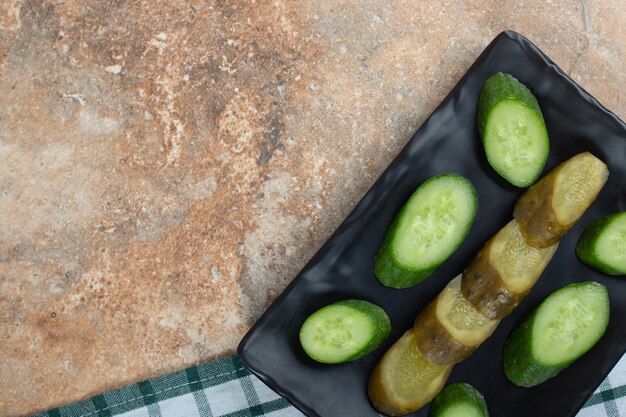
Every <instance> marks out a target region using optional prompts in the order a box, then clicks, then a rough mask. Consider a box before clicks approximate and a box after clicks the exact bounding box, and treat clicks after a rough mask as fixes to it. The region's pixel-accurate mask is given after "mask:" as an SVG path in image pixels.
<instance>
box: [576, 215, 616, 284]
mask: <svg viewBox="0 0 626 417" xmlns="http://www.w3.org/2000/svg"><path fill="white" fill-rule="evenodd" d="M576 255H578V258H579V259H580V260H581V261H582V262H583V263H585V264H587V265H588V266H590V267H592V268H594V269H597V270H598V271H600V272H604V273H605V274H609V275H626V211H624V212H621V213H615V214H612V215H609V216H606V217H602V218H600V219H597V220H594V221H593V222H591V223H590V224H589V226H587V228H586V229H585V231H584V232H583V234H582V236H581V237H580V239H579V240H578V244H577V245H576Z"/></svg>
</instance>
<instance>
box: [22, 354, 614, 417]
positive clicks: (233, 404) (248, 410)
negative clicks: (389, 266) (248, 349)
mask: <svg viewBox="0 0 626 417" xmlns="http://www.w3.org/2000/svg"><path fill="white" fill-rule="evenodd" d="M112 416H120V417H121V416H123V417H256V416H267V417H301V416H303V414H302V413H301V412H299V411H298V410H297V409H295V408H294V407H293V406H291V405H290V404H289V403H288V402H287V400H285V399H284V398H282V397H280V396H278V395H277V394H276V393H275V392H274V391H272V390H271V389H269V388H268V387H267V386H266V385H265V384H263V383H262V382H261V381H260V380H259V379H258V378H256V377H255V376H254V375H251V374H250V372H249V371H248V370H247V368H246V367H245V366H244V365H243V364H242V363H241V361H240V359H239V357H238V356H231V357H228V358H224V359H221V360H218V361H216V362H211V363H208V364H205V365H200V366H194V367H192V368H189V369H185V370H183V371H179V372H175V373H173V374H169V375H165V376H161V377H158V378H154V379H150V380H148V381H143V382H139V383H137V384H134V385H129V386H127V387H125V388H121V389H118V390H116V391H111V392H107V393H105V394H102V395H98V396H95V397H93V398H91V399H89V400H85V401H81V402H78V403H75V404H71V405H68V406H65V407H61V408H57V409H54V410H50V411H48V412H46V413H40V414H36V415H35V416H33V417H112ZM605 416H606V417H619V416H626V355H625V356H624V357H623V358H622V359H621V360H620V362H619V363H618V364H617V365H616V366H615V368H614V369H613V371H611V373H610V374H609V376H608V377H607V378H606V379H605V380H604V382H602V384H601V385H600V387H599V388H598V390H597V391H596V392H595V393H594V394H593V395H592V396H591V397H590V398H589V400H588V401H587V403H586V404H585V406H584V408H583V409H582V410H581V411H580V413H578V415H577V417H605Z"/></svg>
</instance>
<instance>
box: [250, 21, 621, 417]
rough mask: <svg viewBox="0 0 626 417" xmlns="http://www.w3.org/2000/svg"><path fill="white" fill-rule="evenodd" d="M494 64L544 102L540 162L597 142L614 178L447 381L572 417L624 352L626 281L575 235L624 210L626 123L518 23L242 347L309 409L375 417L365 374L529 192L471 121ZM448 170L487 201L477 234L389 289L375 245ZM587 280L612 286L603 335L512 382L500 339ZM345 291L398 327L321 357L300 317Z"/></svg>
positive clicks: (594, 147)
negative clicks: (588, 257) (316, 357)
mask: <svg viewBox="0 0 626 417" xmlns="http://www.w3.org/2000/svg"><path fill="white" fill-rule="evenodd" d="M497 71H504V72H508V73H510V74H512V75H514V76H515V77H516V78H518V79H519V80H520V81H522V82H523V83H525V84H527V85H528V86H529V87H530V88H531V90H532V91H533V92H534V93H535V95H536V96H537V99H538V100H539V104H540V105H541V108H542V110H543V114H544V117H545V120H546V124H547V126H548V131H549V133H550V139H551V150H550V157H549V159H548V163H547V165H546V169H545V170H544V172H547V171H548V170H549V169H551V168H553V167H554V166H556V165H557V164H559V163H560V162H562V161H564V160H566V159H568V158H569V157H571V156H573V155H575V154H577V153H579V152H582V151H591V152H592V153H593V154H594V155H596V156H598V157H599V158H601V159H602V160H603V161H605V162H606V163H607V165H608V166H609V170H610V178H609V181H608V183H607V184H606V186H605V187H604V189H603V190H602V192H601V193H600V195H599V197H598V199H597V200H596V202H595V203H594V204H593V205H592V206H591V208H590V209H589V210H587V212H586V213H585V215H584V216H583V218H582V219H581V220H580V221H579V222H578V224H577V225H576V226H575V227H574V228H573V229H572V230H571V231H570V232H569V233H568V234H567V235H566V236H565V237H564V238H563V240H562V241H561V245H560V247H559V249H558V251H557V253H556V255H555V257H554V259H553V260H552V262H551V263H550V265H549V266H548V267H547V269H546V270H545V272H544V274H543V276H542V277H541V279H540V280H539V282H538V283H537V285H536V287H535V288H534V290H533V291H532V292H531V294H530V295H529V296H528V297H527V298H526V300H524V302H523V303H522V304H521V305H520V306H519V308H518V309H517V310H516V311H515V312H514V313H513V314H512V315H511V316H509V317H508V318H507V319H505V320H503V321H502V323H501V324H500V326H499V327H498V329H497V330H496V332H495V333H494V334H493V336H492V337H491V338H490V339H488V340H487V341H486V342H485V343H484V344H483V345H482V346H481V347H480V348H479V349H478V350H477V351H476V352H475V353H474V354H473V355H472V356H471V357H470V358H468V359H467V360H465V361H464V362H462V363H460V364H459V365H457V366H456V367H455V368H454V371H453V372H452V375H451V377H450V379H449V382H455V381H465V382H468V383H470V384H472V385H474V386H475V387H476V388H478V390H480V391H481V392H482V393H483V394H484V395H485V397H486V400H487V403H488V404H489V409H490V411H491V415H492V416H493V417H516V416H520V417H522V416H524V417H528V416H552V417H565V416H574V415H575V414H576V412H577V411H578V410H579V409H580V407H581V406H582V405H583V403H584V402H585V400H586V398H587V397H588V396H589V395H590V394H591V393H592V392H593V391H594V389H595V388H596V387H597V386H598V385H599V384H600V382H601V381H602V379H603V378H604V377H605V376H606V375H607V374H608V372H609V371H610V369H611V368H612V367H613V366H614V365H615V363H616V362H617V360H618V359H619V358H620V357H621V356H622V354H623V353H624V351H626V337H625V335H626V321H625V319H624V317H626V279H624V278H621V279H620V278H615V277H608V276H606V275H603V274H600V273H598V272H595V271H593V270H591V269H590V268H587V267H586V266H584V265H583V264H581V263H580V262H579V261H578V260H577V258H576V255H575V254H574V247H575V245H576V241H577V240H578V237H579V236H580V234H581V233H582V231H583V229H584V227H585V226H586V225H587V224H589V222H590V221H591V220H593V219H595V218H597V217H599V216H602V215H605V214H609V213H614V212H617V211H624V210H626V189H625V188H626V187H625V184H626V125H624V123H623V122H622V121H620V120H619V119H618V118H617V117H616V116H615V115H614V114H612V113H611V112H609V111H608V110H607V109H605V108H604V107H603V106H602V105H601V104H600V103H598V102H597V101H596V100H595V99H594V98H593V97H591V96H590V95H589V94H588V93H587V92H585V91H584V90H583V89H582V88H580V87H579V86H578V85H577V84H576V83H574V81H572V80H571V79H570V78H568V77H567V76H566V75H565V74H564V73H563V72H562V71H561V69H559V68H558V67H557V66H556V65H555V64H554V63H553V62H552V61H551V60H550V59H549V58H548V57H546V56H545V55H544V54H543V53H542V52H541V51H539V50H538V49H537V48H536V47H535V46H534V45H533V44H532V43H531V42H530V41H528V40H527V39H526V38H524V37H523V36H521V35H519V34H517V33H514V32H503V33H502V34H500V35H499V36H498V37H497V38H496V39H495V40H494V41H493V42H492V43H491V45H489V47H488V48H487V49H486V50H485V51H484V52H483V53H482V54H481V56H480V57H479V58H478V60H477V61H476V62H475V63H474V65H472V67H471V68H470V69H469V70H468V71H467V73H466V74H465V76H463V78H462V79H461V81H459V83H458V84H457V85H456V87H454V89H453V90H452V92H451V93H450V94H449V95H448V97H446V99H445V100H444V101H443V102H442V103H441V105H440V106H439V107H438V108H437V109H436V110H435V112H434V113H433V114H432V115H431V116H430V117H429V118H428V120H426V122H424V124H423V125H422V127H421V128H420V129H419V130H418V131H417V133H416V134H415V135H414V136H413V138H412V139H411V140H410V141H409V143H408V144H407V145H406V147H405V148H404V150H403V151H402V152H401V153H400V154H399V155H398V157H397V158H396V159H395V161H393V163H392V164H391V165H390V166H389V167H388V168H387V170H386V171H385V172H384V174H383V175H382V176H381V177H380V178H379V179H378V181H376V183H375V184H374V185H373V186H372V188H371V189H370V190H369V191H368V192H367V194H366V195H365V196H364V197H363V199H362V200H361V201H360V202H359V204H358V205H357V206H356V208H355V209H354V211H353V212H352V213H351V214H350V215H349V216H348V218H347V219H346V220H345V221H344V222H343V224H342V225H341V226H340V227H339V228H338V229H337V231H336V232H335V233H334V234H333V235H332V237H331V238H330V239H329V240H328V242H326V243H325V244H324V246H323V247H322V248H321V249H320V251H319V252H318V253H317V254H316V255H315V256H314V257H313V259H311V261H310V262H309V263H308V265H307V266H306V267H305V268H304V269H303V270H302V271H301V272H300V274H299V275H298V276H297V277H296V279H294V280H293V282H292V283H291V284H290V285H289V287H288V288H287V289H286V290H285V291H284V292H283V293H282V295H281V296H280V297H279V298H278V299H277V300H276V301H275V302H274V304H272V306H271V307H270V308H269V309H268V310H267V311H266V312H265V314H264V315H263V316H262V317H261V319H260V320H259V321H258V322H257V323H256V324H255V325H254V327H253V328H252V329H251V330H250V332H249V333H248V334H247V335H246V336H245V337H244V339H243V340H242V342H241V344H240V345H239V348H238V352H239V355H240V356H241V359H242V360H243V362H244V363H245V364H246V366H248V367H249V368H250V370H251V371H252V372H254V373H255V374H256V375H258V376H259V378H261V379H262V380H263V381H264V382H265V383H266V384H268V385H269V386H270V387H271V388H273V389H274V390H275V391H277V392H278V393H279V394H281V395H283V396H285V397H286V398H287V399H288V400H289V401H290V402H291V403H293V404H294V405H295V406H296V407H298V408H299V409H300V410H302V411H303V412H304V413H305V414H308V415H309V416H320V417H351V416H355V417H368V416H378V415H379V414H378V413H377V412H376V411H375V410H374V409H373V408H372V406H371V405H370V402H369V400H368V398H367V393H366V381H367V378H368V375H369V373H370V372H371V370H372V369H373V367H374V365H375V364H376V362H377V361H378V360H379V359H380V357H381V356H382V355H383V353H384V352H385V350H386V349H387V348H388V347H389V346H391V344H392V343H393V342H394V341H396V340H397V339H398V337H400V335H402V333H404V331H406V330H407V329H408V328H409V327H411V325H412V323H413V319H414V318H415V315H416V313H417V312H418V311H419V310H420V309H421V308H422V307H424V306H425V305H426V303H428V302H429V301H430V300H431V299H433V297H434V296H435V295H436V294H437V293H439V291H440V290H441V289H442V288H443V287H444V286H445V285H446V284H447V283H448V281H449V280H450V279H452V278H453V277H455V276H456V275H457V274H458V273H460V272H461V271H462V270H463V268H464V267H465V266H466V265H467V263H468V262H469V260H470V258H471V257H472V256H473V255H474V254H475V253H476V252H477V251H478V250H479V249H480V248H481V247H482V245H483V244H484V243H485V242H486V241H487V239H489V238H490V237H491V236H492V235H493V234H494V233H496V232H497V231H498V230H499V229H500V228H501V227H502V226H504V225H505V224H506V223H507V222H508V221H509V220H510V219H511V218H512V209H513V205H514V203H515V201H516V200H517V198H518V197H519V195H520V194H521V191H520V190H518V189H516V188H514V187H513V186H511V185H508V183H506V182H505V181H503V180H502V179H501V178H499V177H498V175H497V174H495V173H494V171H493V170H492V169H491V167H490V166H489V165H488V164H487V161H486V159H485V156H484V152H483V149H482V145H481V143H480V139H479V136H478V131H477V129H476V124H475V114H476V102H477V98H478V93H479V91H480V88H481V86H482V84H483V82H484V81H485V79H486V78H487V77H489V76H490V75H491V74H493V73H494V72H497ZM442 172H457V173H459V174H462V175H464V176H466V177H467V178H469V179H470V180H471V181H472V183H473V184H474V186H475V187H476V191H477V193H478V203H479V208H478V215H477V216H476V220H475V222H474V225H473V226H472V229H471V231H470V234H469V236H468V237H467V239H466V240H465V242H464V243H463V245H461V247H460V249H459V250H458V251H457V252H456V253H455V254H454V255H452V257H450V259H448V261H447V262H446V263H444V264H443V265H442V266H441V267H440V268H439V269H438V270H437V271H436V272H435V273H434V274H433V275H432V276H431V277H430V278H429V279H427V280H426V281H424V282H423V283H421V284H419V285H417V286H415V287H413V288H410V289H406V290H394V289H389V288H385V287H384V286H382V285H381V284H380V283H379V282H378V281H377V280H376V278H375V277H374V273H373V265H374V255H375V253H376V250H377V249H378V245H379V244H380V242H381V240H382V237H383V234H384V233H385V230H386V228H387V226H388V225H389V223H390V221H391V219H392V218H393V216H394V214H395V213H396V212H397V211H398V209H399V208H400V207H401V206H402V204H403V203H404V202H405V201H406V200H407V198H408V197H409V196H410V195H411V193H412V192H413V191H414V190H415V188H417V187H418V186H419V185H420V184H421V183H422V182H423V181H424V180H425V179H427V178H428V177H430V176H432V175H435V174H439V173H442ZM587 280H595V281H599V282H601V283H603V284H604V285H606V286H607V287H608V288H609V293H610V298H611V321H610V324H609V327H608V329H607V331H606V333H605V335H604V337H603V338H602V339H601V340H600V342H599V343H598V344H597V345H596V346H595V347H594V348H593V349H592V350H591V351H590V352H589V353H588V354H586V355H585V356H583V357H582V358H581V359H580V360H579V361H577V362H576V363H574V364H573V365H572V366H570V367H569V368H568V369H566V370H565V371H563V372H562V373H561V374H560V375H559V376H557V377H556V378H553V379H551V380H549V381H547V382H546V383H544V384H542V385H540V386H538V387H535V388H531V389H522V388H518V387H516V386H514V385H513V384H512V383H510V382H509V381H508V380H507V379H506V377H505V375H504V372H503V370H502V347H503V345H504V341H505V340H506V337H507V335H508V334H509V332H510V331H511V328H512V326H513V325H514V324H515V323H517V322H518V321H519V320H520V319H521V318H523V317H525V316H526V315H527V314H528V313H529V312H530V311H531V309H532V308H534V307H535V306H537V304H538V303H539V302H540V301H541V300H543V299H544V298H545V297H546V296H547V295H548V294H549V293H550V292H552V291H554V290H556V289H557V288H560V287H563V286H564V285H566V284H568V283H571V282H576V281H587ZM347 297H356V298H363V299H366V300H370V301H372V302H374V303H376V304H378V305H380V306H381V307H383V308H384V309H385V310H386V311H387V312H388V314H389V316H390V317H391V322H392V326H393V330H392V333H391V336H390V337H389V338H388V339H387V340H386V341H385V342H384V343H383V344H382V346H380V347H379V348H378V349H377V350H376V351H375V352H374V353H372V354H370V355H368V356H366V357H365V358H363V359H361V360H358V361H356V362H353V363H347V364H342V365H332V366H328V365H321V364H317V363H315V362H314V361H313V360H311V359H309V358H308V357H307V356H306V354H305V353H304V351H303V350H302V348H301V347H300V345H299V342H298V331H299V329H300V325H301V324H302V322H303V321H304V319H305V318H306V317H307V316H308V315H309V314H311V313H313V312H314V311H315V310H317V309H318V308H320V307H322V306H324V305H326V304H328V303H330V302H334V301H337V300H340V299H343V298H347ZM427 410H428V407H424V408H422V409H421V410H420V411H418V412H416V413H414V414H412V415H413V416H426V414H427Z"/></svg>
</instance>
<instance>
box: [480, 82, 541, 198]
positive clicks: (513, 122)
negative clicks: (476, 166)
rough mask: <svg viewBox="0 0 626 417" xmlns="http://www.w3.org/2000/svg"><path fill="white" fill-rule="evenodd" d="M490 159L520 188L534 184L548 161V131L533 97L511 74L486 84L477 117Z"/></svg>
mask: <svg viewBox="0 0 626 417" xmlns="http://www.w3.org/2000/svg"><path fill="white" fill-rule="evenodd" d="M476 119H477V122H478V130H479V131H480V135H481V137H482V141H483V146H484V147H485V153H486V154H487V160H488V161H489V164H490V165H491V166H492V167H493V169H494V170H495V171H496V172H497V173H498V174H500V175H501V176H502V177H503V178H504V179H505V180H507V181H508V182H510V183H511V184H513V185H515V186H516V187H528V186H530V185H532V184H533V183H534V182H535V181H536V180H537V178H538V177H539V175H540V174H541V171H542V170H543V167H544V166H545V164H546V160H547V159H548V152H549V150H550V141H549V139H548V130H547V129H546V125H545V123H544V120H543V115H542V114H541V109H540V108H539V103H537V99H536V98H535V96H533V94H532V93H531V92H530V90H528V88H526V86H524V85H523V84H522V83H520V82H519V81H517V80H516V79H515V78H514V77H512V76H511V75H509V74H504V73H502V72H498V73H496V74H494V75H492V76H491V77H489V78H488V79H487V81H485V84H484V85H483V88H482V89H481V91H480V97H479V99H478V112H477V116H476Z"/></svg>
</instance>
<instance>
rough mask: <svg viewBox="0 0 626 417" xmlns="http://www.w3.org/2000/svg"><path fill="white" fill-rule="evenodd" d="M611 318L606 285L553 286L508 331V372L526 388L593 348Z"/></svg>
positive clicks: (542, 380)
mask: <svg viewBox="0 0 626 417" xmlns="http://www.w3.org/2000/svg"><path fill="white" fill-rule="evenodd" d="M608 322H609V296H608V292H607V289H606V287H605V286H604V285H602V284H599V283H597V282H583V283H578V284H570V285H568V286H566V287H563V288H561V289H560V290H558V291H555V292H554V293H552V294H551V295H550V296H549V297H548V298H546V299H545V300H544V301H543V302H542V303H541V305H540V306H539V307H538V308H537V309H536V310H535V311H534V312H533V313H532V314H531V315H530V317H529V318H528V319H527V320H525V321H524V322H523V323H522V324H521V325H519V326H517V327H516V328H515V329H514V330H513V332H512V333H511V335H510V336H509V338H508V340H507V342H506V345H505V347H504V371H505V373H506V376H507V377H508V378H509V380H511V382H513V383H514V384H516V385H519V386H522V387H533V386H535V385H538V384H541V383H542V382H544V381H546V380H548V379H550V378H552V377H554V376H556V375H557V374H558V373H559V372H561V371H562V370H563V369H565V368H567V367H568V366H569V365H570V364H571V363H572V362H574V361H575V360H576V359H578V358H579V357H580V356H582V355H583V354H584V353H585V352H587V351H588V350H589V349H591V348H592V347H593V345H595V344H596V342H597V341H598V340H599V339H600V337H602V335H603V334H604V331H605V330H606V326H607V325H608Z"/></svg>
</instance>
